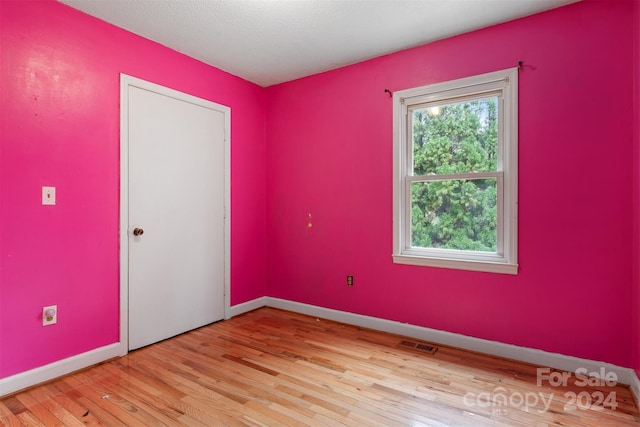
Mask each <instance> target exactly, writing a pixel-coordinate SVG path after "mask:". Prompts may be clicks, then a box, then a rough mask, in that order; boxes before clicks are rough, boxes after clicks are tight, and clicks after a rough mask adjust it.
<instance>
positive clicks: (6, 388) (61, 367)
mask: <svg viewBox="0 0 640 427" xmlns="http://www.w3.org/2000/svg"><path fill="white" fill-rule="evenodd" d="M119 355H120V344H119V343H114V344H109V345H106V346H104V347H100V348H96V349H94V350H90V351H87V352H86V353H81V354H77V355H75V356H71V357H69V358H66V359H62V360H58V361H57V362H53V363H50V364H48V365H44V366H40V367H38V368H35V369H30V370H28V371H25V372H21V373H19V374H15V375H12V376H10V377H6V378H2V379H0V397H2V396H5V395H8V394H11V393H15V392H16V391H19V390H22V389H25V388H27V387H31V386H34V385H36V384H40V383H43V382H45V381H49V380H52V379H54V378H58V377H61V376H63V375H67V374H70V373H71V372H75V371H78V370H80V369H84V368H87V367H89V366H92V365H96V364H98V363H100V362H104V361H105V360H109V359H112V358H114V357H118V356H119Z"/></svg>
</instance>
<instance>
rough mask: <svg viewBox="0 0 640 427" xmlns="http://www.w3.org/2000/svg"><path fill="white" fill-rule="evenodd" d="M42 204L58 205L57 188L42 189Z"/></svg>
mask: <svg viewBox="0 0 640 427" xmlns="http://www.w3.org/2000/svg"><path fill="white" fill-rule="evenodd" d="M42 204H43V205H55V204H56V187H42Z"/></svg>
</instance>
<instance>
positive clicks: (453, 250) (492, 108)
mask: <svg viewBox="0 0 640 427" xmlns="http://www.w3.org/2000/svg"><path fill="white" fill-rule="evenodd" d="M394 111H395V123H394V147H395V149H394V176H395V177H396V178H395V180H396V182H395V183H394V262H398V263H407V264H418V265H432V266H440V267H451V268H461V269H470V270H480V271H495V272H502V273H512V274H516V273H517V262H516V258H517V256H516V255H517V240H516V238H517V236H516V233H517V225H516V221H517V215H516V206H517V202H516V200H517V71H516V70H515V69H512V70H505V71H501V72H496V73H489V74H486V75H482V76H476V77H471V78H467V79H461V80H457V81H452V82H446V83H441V84H436V85H431V86H425V87H421V88H415V89H409V90H406V91H401V92H396V93H395V94H394Z"/></svg>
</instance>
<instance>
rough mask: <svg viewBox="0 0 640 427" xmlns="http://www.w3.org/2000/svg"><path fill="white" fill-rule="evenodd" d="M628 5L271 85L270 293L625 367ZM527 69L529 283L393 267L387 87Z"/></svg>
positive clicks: (523, 212) (530, 21) (524, 207)
mask: <svg viewBox="0 0 640 427" xmlns="http://www.w3.org/2000/svg"><path fill="white" fill-rule="evenodd" d="M632 8H633V6H632V2H628V1H613V2H600V1H589V0H587V1H585V2H581V3H577V4H574V5H570V6H567V7H564V8H560V9H557V10H554V11H550V12H547V13H543V14H539V15H536V16H532V17H529V18H525V19H521V20H517V21H513V22H511V23H507V24H504V25H500V26H495V27H491V28H488V29H484V30H481V31H476V32H473V33H470V34H466V35H462V36H459V37H455V38H450V39H446V40H443V41H439V42H436V43H433V44H429V45H426V46H422V47H419V48H415V49H411V50H407V51H403V52H400V53H396V54H392V55H388V56H384V57H381V58H377V59H374V60H371V61H367V62H364V63H360V64H356V65H353V66H349V67H346V68H343V69H339V70H335V71H332V72H327V73H323V74H320V75H316V76H312V77H308V78H304V79H301V80H297V81H294V82H290V83H286V84H282V85H278V86H274V87H271V88H268V89H267V94H268V97H267V195H268V197H267V218H268V220H267V224H268V225H267V256H268V262H267V266H268V267H267V270H268V281H269V282H268V293H269V295H271V296H274V297H280V298H285V299H289V300H294V301H299V302H303V303H309V304H314V305H319V306H323V307H328V308H333V309H338V310H345V311H348V312H354V313H359V314H364V315H369V316H375V317H380V318H385V319H391V320H396V321H400V322H408V323H411V324H415V325H422V326H426V327H430V328H436V329H441V330H446V331H450V332H455V333H461V334H465V335H469V336H474V337H480V338H485V339H489V340H496V341H500V342H504V343H510V344H515V345H520V346H526V347H533V348H537V349H542V350H546V351H551V352H557V353H562V354H566V355H572V356H577V357H583V358H588V359H594V360H603V361H607V362H611V363H614V364H618V365H622V366H632V356H631V349H630V345H629V343H630V341H631V339H630V338H631V334H632V327H631V324H632V315H631V314H632V303H631V296H632V285H633V282H632V264H633V260H632V239H631V238H630V236H629V230H630V229H631V227H632V222H633V220H632V198H631V194H632V176H633V162H632V153H633V146H632V142H633V132H632V128H633V124H634V123H635V124H636V125H637V122H638V121H637V119H636V120H635V121H634V118H633V116H632V107H633V97H632V91H631V90H630V88H631V87H632V79H633V67H632V50H633V49H632V35H633V33H632V29H633V18H632ZM518 60H523V61H524V62H525V64H526V68H525V70H524V71H523V72H521V73H520V85H519V87H520V91H519V93H520V99H519V107H520V122H519V123H520V132H519V134H520V139H519V141H520V146H519V147H520V161H519V164H520V182H519V219H520V221H519V236H520V240H519V261H520V270H519V274H518V275H517V276H510V275H499V274H487V273H476V272H465V271H456V270H447V269H435V268H426V267H417V266H406V265H396V264H393V262H392V259H391V251H392V229H391V224H392V181H391V180H392V173H391V172H392V160H391V159H392V120H391V114H392V101H391V99H390V98H389V97H388V95H387V94H385V93H384V92H383V90H384V89H385V88H388V89H390V90H392V91H395V90H400V89H406V88H410V87H414V86H420V85H425V84H429V83H434V82H441V81H446V80H450V79H456V78H459V77H463V76H469V75H473V74H478V73H485V72H489V71H494V70H499V69H504V68H509V67H514V66H516V64H517V62H518ZM309 214H311V218H312V224H313V226H312V227H311V228H308V227H307V221H308V215H309ZM347 274H353V275H355V285H354V286H353V287H352V288H348V287H347V286H346V275H347ZM636 308H637V306H636ZM636 367H640V365H637V366H636Z"/></svg>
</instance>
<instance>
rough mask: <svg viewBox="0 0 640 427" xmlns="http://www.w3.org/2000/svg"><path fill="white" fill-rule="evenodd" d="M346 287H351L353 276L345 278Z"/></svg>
mask: <svg viewBox="0 0 640 427" xmlns="http://www.w3.org/2000/svg"><path fill="white" fill-rule="evenodd" d="M347 286H353V276H351V275H349V276H347Z"/></svg>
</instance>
